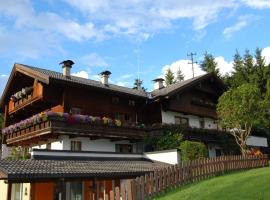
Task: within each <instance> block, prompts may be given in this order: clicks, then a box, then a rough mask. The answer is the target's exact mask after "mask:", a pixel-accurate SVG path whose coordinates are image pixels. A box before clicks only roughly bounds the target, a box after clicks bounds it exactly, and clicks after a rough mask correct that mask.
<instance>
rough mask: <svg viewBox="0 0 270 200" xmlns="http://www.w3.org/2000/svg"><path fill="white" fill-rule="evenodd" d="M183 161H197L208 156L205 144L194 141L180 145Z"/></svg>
mask: <svg viewBox="0 0 270 200" xmlns="http://www.w3.org/2000/svg"><path fill="white" fill-rule="evenodd" d="M180 150H181V157H182V160H185V161H187V160H196V159H199V158H205V157H207V156H208V151H207V148H206V146H205V144H203V143H201V142H194V141H187V140H186V141H184V142H182V143H181V145H180Z"/></svg>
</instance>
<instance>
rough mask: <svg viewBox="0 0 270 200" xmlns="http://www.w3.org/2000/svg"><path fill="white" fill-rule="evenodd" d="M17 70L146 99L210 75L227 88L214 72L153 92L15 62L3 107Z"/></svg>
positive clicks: (47, 81)
mask: <svg viewBox="0 0 270 200" xmlns="http://www.w3.org/2000/svg"><path fill="white" fill-rule="evenodd" d="M16 72H20V73H23V74H25V75H27V76H30V77H32V78H36V79H38V80H39V81H41V82H43V83H45V84H50V83H58V84H59V83H60V84H73V85H79V86H82V85H83V86H85V87H89V88H98V89H102V90H104V91H111V92H117V93H122V94H127V95H132V96H136V97H139V98H145V99H146V98H151V99H152V98H157V97H162V96H167V95H173V94H175V93H177V92H179V91H181V90H183V89H186V88H188V87H191V86H193V85H194V84H196V83H198V82H200V81H202V80H206V79H207V78H210V77H213V78H214V79H215V80H216V81H217V82H218V84H219V85H221V87H222V88H225V86H224V84H223V82H222V81H221V80H220V79H219V78H218V77H217V76H216V75H215V74H213V73H208V74H205V75H201V76H197V77H194V78H191V79H188V80H185V81H181V82H179V83H175V84H172V85H169V86H167V87H165V88H162V89H159V90H154V91H152V92H145V91H143V90H137V89H132V88H128V87H123V86H118V85H115V84H108V85H104V84H102V83H101V82H100V81H95V80H90V79H85V78H81V77H77V76H64V75H63V74H62V73H60V72H55V71H51V70H47V69H42V68H38V67H33V66H28V65H24V64H18V63H15V64H14V67H13V70H12V72H11V75H10V77H9V79H8V82H7V85H6V87H5V89H4V92H3V94H2V97H1V99H0V107H1V108H3V106H4V100H6V98H7V95H8V89H9V87H10V85H11V81H12V79H13V77H14V76H15V74H16Z"/></svg>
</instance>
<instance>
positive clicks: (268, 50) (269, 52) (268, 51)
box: [262, 46, 270, 65]
mask: <svg viewBox="0 0 270 200" xmlns="http://www.w3.org/2000/svg"><path fill="white" fill-rule="evenodd" d="M262 55H263V56H264V58H265V63H266V64H267V65H269V64H270V46H269V47H265V48H264V49H263V50H262Z"/></svg>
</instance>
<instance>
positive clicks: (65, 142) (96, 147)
mask: <svg viewBox="0 0 270 200" xmlns="http://www.w3.org/2000/svg"><path fill="white" fill-rule="evenodd" d="M71 141H80V142H81V143H82V151H104V152H115V151H116V149H115V145H116V144H131V145H132V146H133V153H136V152H137V150H138V149H137V148H138V144H137V143H130V142H129V141H128V140H121V141H111V140H109V139H98V140H90V139H89V138H84V137H77V138H69V137H68V136H66V135H63V136H60V137H59V139H58V140H57V141H52V142H50V143H51V149H52V150H70V148H71V147H70V144H71ZM141 146H142V145H141ZM32 148H35V149H46V144H42V145H37V146H33V147H32Z"/></svg>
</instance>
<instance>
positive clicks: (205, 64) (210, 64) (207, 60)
mask: <svg viewBox="0 0 270 200" xmlns="http://www.w3.org/2000/svg"><path fill="white" fill-rule="evenodd" d="M200 67H201V69H202V70H203V71H205V72H207V73H212V72H214V73H215V74H216V75H218V76H219V69H218V68H217V62H216V61H215V58H214V56H213V55H212V54H209V53H207V52H205V54H204V59H203V61H202V62H201V64H200Z"/></svg>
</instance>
